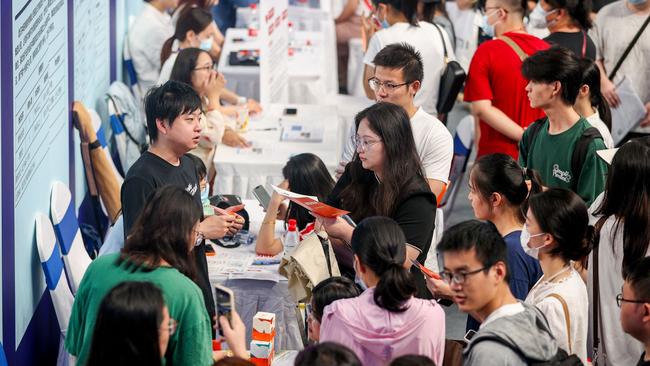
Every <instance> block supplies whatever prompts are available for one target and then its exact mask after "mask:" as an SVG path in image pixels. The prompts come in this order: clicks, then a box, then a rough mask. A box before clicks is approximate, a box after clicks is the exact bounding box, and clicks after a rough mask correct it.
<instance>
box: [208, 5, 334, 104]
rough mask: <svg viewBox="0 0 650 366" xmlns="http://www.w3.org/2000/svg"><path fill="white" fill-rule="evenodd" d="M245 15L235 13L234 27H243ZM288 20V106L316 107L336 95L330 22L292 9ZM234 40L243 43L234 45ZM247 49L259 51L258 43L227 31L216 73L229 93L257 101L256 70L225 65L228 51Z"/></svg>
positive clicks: (242, 30) (314, 11)
mask: <svg viewBox="0 0 650 366" xmlns="http://www.w3.org/2000/svg"><path fill="white" fill-rule="evenodd" d="M248 12H249V9H242V10H240V11H238V25H241V26H243V25H244V24H245V23H246V22H245V18H246V17H247V16H248V15H247V13H248ZM242 19H244V20H242ZM289 20H290V21H291V22H292V23H293V24H294V25H293V33H294V38H295V41H294V43H293V48H294V53H293V55H292V56H289V70H288V73H289V80H288V84H289V102H290V103H303V104H311V103H313V104H316V103H318V102H319V100H321V99H322V98H323V96H325V95H328V94H336V93H337V92H338V79H337V68H336V60H337V58H336V32H335V28H334V21H333V20H332V18H331V16H330V15H328V13H326V12H323V11H320V10H318V9H309V8H294V7H290V8H289ZM234 39H242V40H243V41H240V42H236V43H235V42H233V40H234ZM249 49H259V42H258V40H257V39H256V38H251V37H249V36H248V30H247V29H245V28H231V29H228V30H227V31H226V36H225V42H224V45H223V50H222V52H221V54H222V57H221V58H220V59H219V71H220V72H222V73H223V74H224V76H225V77H226V80H227V84H226V85H227V87H228V88H229V89H230V90H233V91H235V92H236V93H237V94H239V95H243V96H246V97H249V98H255V99H257V100H259V97H260V76H259V72H260V69H259V67H257V66H231V65H230V64H229V63H228V57H229V55H230V52H231V51H238V50H249ZM261 57H263V55H261Z"/></svg>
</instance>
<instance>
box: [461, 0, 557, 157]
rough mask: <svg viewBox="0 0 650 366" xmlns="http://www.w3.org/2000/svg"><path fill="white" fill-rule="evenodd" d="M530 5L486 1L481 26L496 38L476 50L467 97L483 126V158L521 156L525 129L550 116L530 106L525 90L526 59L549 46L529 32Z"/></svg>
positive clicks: (480, 142) (505, 0) (480, 152)
mask: <svg viewBox="0 0 650 366" xmlns="http://www.w3.org/2000/svg"><path fill="white" fill-rule="evenodd" d="M525 6H526V1H525V0H487V1H486V2H485V8H484V9H483V21H482V24H481V28H482V29H483V31H484V32H485V33H486V34H487V35H488V36H491V37H496V39H493V40H490V41H487V42H484V43H483V44H481V45H480V46H479V48H478V49H477V50H476V53H475V54H474V57H473V58H472V62H471V63H470V66H469V73H468V76H467V82H466V84H465V101H466V102H471V103H472V113H473V114H474V115H475V116H476V117H477V118H478V119H479V125H480V135H479V136H480V137H479V139H478V153H477V154H478V155H477V157H481V156H483V155H488V154H493V153H504V154H508V155H510V156H512V157H513V158H514V159H517V158H518V156H519V152H518V150H517V143H518V142H519V140H520V139H521V136H522V134H523V133H524V129H525V128H526V127H528V125H529V124H530V123H531V122H533V121H535V120H536V119H538V118H541V117H543V116H544V112H543V111H542V110H541V109H538V108H531V107H530V104H529V103H528V98H527V97H526V90H525V89H526V84H527V83H528V81H527V80H526V79H524V77H523V76H522V75H521V72H520V69H521V64H522V59H524V58H525V57H527V56H528V55H531V54H533V53H535V52H536V51H539V50H544V49H547V48H548V47H549V45H548V44H547V43H546V42H544V41H543V40H541V39H539V38H537V37H534V36H532V35H529V34H527V33H526V30H525V28H524V23H523V17H524V13H525V9H526V7H525ZM505 37H507V39H505ZM504 39H505V40H504ZM513 46H514V47H513ZM515 48H516V49H517V50H515Z"/></svg>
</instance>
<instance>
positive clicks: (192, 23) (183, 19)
mask: <svg viewBox="0 0 650 366" xmlns="http://www.w3.org/2000/svg"><path fill="white" fill-rule="evenodd" d="M212 22H213V19H212V13H210V11H208V10H206V9H204V8H200V7H191V6H186V7H184V8H183V10H182V11H181V14H180V15H179V16H178V21H177V22H176V29H175V30H174V35H173V36H172V37H171V38H169V39H168V40H167V41H165V43H164V44H163V47H162V51H161V52H160V64H161V65H162V64H164V63H165V61H167V59H168V58H169V56H170V55H171V53H172V44H173V43H174V40H175V39H177V40H179V41H181V42H182V41H185V38H186V37H187V32H189V31H193V32H194V33H196V34H199V33H201V32H202V31H203V30H205V29H206V28H207V27H209V26H210V24H212Z"/></svg>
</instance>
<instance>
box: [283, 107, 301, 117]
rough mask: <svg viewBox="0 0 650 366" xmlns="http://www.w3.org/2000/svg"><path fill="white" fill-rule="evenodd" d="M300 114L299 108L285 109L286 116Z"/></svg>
mask: <svg viewBox="0 0 650 366" xmlns="http://www.w3.org/2000/svg"><path fill="white" fill-rule="evenodd" d="M296 114H298V108H285V109H284V115H285V116H295V115H296Z"/></svg>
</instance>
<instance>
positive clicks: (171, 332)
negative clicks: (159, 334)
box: [160, 318, 178, 337]
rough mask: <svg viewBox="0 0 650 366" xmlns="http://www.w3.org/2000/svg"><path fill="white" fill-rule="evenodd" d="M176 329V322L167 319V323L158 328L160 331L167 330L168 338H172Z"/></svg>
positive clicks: (172, 319)
mask: <svg viewBox="0 0 650 366" xmlns="http://www.w3.org/2000/svg"><path fill="white" fill-rule="evenodd" d="M176 328H178V322H177V321H176V320H174V318H169V323H167V325H166V326H165V325H163V326H162V327H160V330H168V331H169V336H170V337H171V336H173V335H174V333H176Z"/></svg>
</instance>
